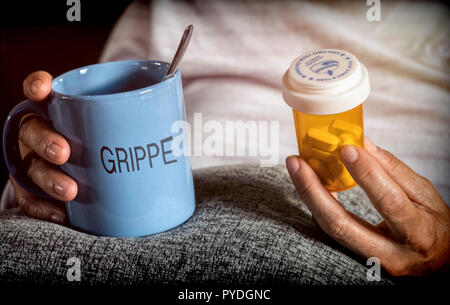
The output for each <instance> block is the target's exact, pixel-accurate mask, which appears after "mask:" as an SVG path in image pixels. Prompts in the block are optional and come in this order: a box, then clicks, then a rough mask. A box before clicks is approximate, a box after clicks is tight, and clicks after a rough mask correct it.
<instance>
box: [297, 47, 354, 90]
mask: <svg viewBox="0 0 450 305" xmlns="http://www.w3.org/2000/svg"><path fill="white" fill-rule="evenodd" d="M356 65H357V61H356V59H355V58H354V56H353V55H352V54H350V53H347V52H345V51H341V50H333V49H325V50H317V51H312V52H310V53H306V54H304V55H303V56H301V57H300V58H299V59H298V60H297V61H296V62H295V72H296V77H295V78H296V79H297V81H298V82H301V83H304V84H310V85H316V86H317V85H319V86H320V84H323V83H329V82H333V81H338V80H342V79H345V78H347V77H348V76H349V75H351V74H352V72H353V71H354V70H355V67H356Z"/></svg>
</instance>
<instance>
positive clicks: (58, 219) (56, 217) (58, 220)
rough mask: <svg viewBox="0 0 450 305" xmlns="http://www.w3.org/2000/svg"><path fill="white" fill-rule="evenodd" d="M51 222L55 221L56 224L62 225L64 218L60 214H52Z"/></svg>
mask: <svg viewBox="0 0 450 305" xmlns="http://www.w3.org/2000/svg"><path fill="white" fill-rule="evenodd" d="M50 220H51V221H53V222H56V223H61V224H63V223H64V217H62V216H61V215H59V214H52V215H51V216H50Z"/></svg>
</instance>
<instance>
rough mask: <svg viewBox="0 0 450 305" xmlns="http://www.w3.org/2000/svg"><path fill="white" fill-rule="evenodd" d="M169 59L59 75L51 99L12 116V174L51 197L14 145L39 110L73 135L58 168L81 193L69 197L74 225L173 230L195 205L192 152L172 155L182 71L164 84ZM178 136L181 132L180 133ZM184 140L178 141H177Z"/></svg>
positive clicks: (6, 146) (8, 132) (124, 232)
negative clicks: (65, 159)
mask: <svg viewBox="0 0 450 305" xmlns="http://www.w3.org/2000/svg"><path fill="white" fill-rule="evenodd" d="M168 66H169V65H168V63H165V62H160V61H151V60H127V61H117V62H108V63H101V64H96V65H91V66H86V67H83V68H79V69H75V70H72V71H69V72H67V73H65V74H63V75H61V76H58V77H56V78H55V79H54V80H53V83H52V91H51V95H50V100H49V102H48V103H35V102H32V101H30V100H25V101H23V102H21V103H20V104H18V105H17V106H15V107H14V108H13V109H12V110H11V112H10V113H9V115H8V118H7V120H6V123H5V128H4V130H3V152H4V156H5V160H6V165H7V167H8V170H9V172H10V174H11V175H12V177H13V178H14V179H15V181H17V183H19V184H20V185H21V186H22V187H23V188H24V189H26V190H27V191H28V192H30V193H31V194H33V195H35V196H37V197H40V198H43V199H51V198H50V196H49V195H47V194H46V193H45V192H44V191H42V190H41V189H40V188H39V187H38V186H37V185H36V184H34V183H33V182H32V180H31V179H30V178H29V177H28V175H27V172H26V170H25V168H24V163H23V161H22V159H21V157H20V154H19V148H18V144H17V139H18V131H19V124H20V120H21V118H22V117H23V116H24V115H25V114H28V113H35V114H38V115H40V116H41V117H43V118H44V119H47V120H48V121H49V122H50V123H51V124H52V126H53V128H54V129H55V130H56V131H58V132H59V133H60V134H62V135H63V136H64V137H65V138H66V140H67V141H68V143H69V145H70V149H71V155H70V158H69V160H68V162H67V163H65V164H63V165H62V166H61V169H62V170H63V171H64V172H65V173H66V174H67V175H69V176H70V177H72V178H73V179H75V181H76V182H77V185H78V195H77V197H76V198H75V199H74V200H73V201H70V202H66V203H65V206H66V210H67V214H68V216H69V220H70V223H71V225H72V226H74V227H76V228H79V229H81V230H83V231H86V232H88V233H92V234H95V235H101V236H112V237H137V236H145V235H150V234H154V233H158V232H162V231H165V230H168V229H171V228H173V227H175V226H177V225H179V224H181V223H183V222H184V221H186V220H187V219H188V218H189V217H190V216H191V215H192V214H193V212H194V210H195V194H194V185H193V179H192V170H191V165H190V160H189V157H188V156H186V155H184V154H181V155H180V154H175V153H174V151H173V149H172V145H173V144H174V140H175V139H177V140H179V141H178V142H179V143H181V145H180V148H181V149H182V146H183V142H182V138H183V137H182V136H181V135H175V134H172V132H171V126H172V124H173V123H174V122H176V121H184V120H185V110H184V98H183V88H182V83H181V75H180V72H179V70H177V71H175V72H174V73H173V74H172V75H170V76H169V77H168V78H166V79H165V80H164V81H161V82H159V80H161V79H162V77H163V75H164V74H165V73H166V71H167V70H168ZM180 136H181V138H178V137H180ZM180 139H181V140H180Z"/></svg>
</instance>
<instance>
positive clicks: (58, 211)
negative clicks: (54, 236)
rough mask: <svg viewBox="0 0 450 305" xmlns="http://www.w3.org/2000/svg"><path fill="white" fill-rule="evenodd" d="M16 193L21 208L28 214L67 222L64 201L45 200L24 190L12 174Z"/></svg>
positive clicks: (53, 220) (57, 221)
mask: <svg viewBox="0 0 450 305" xmlns="http://www.w3.org/2000/svg"><path fill="white" fill-rule="evenodd" d="M10 180H11V183H12V184H13V186H14V189H15V193H16V201H17V204H18V205H19V207H20V209H21V210H22V211H23V212H24V213H25V214H27V215H28V216H31V217H35V218H39V219H43V220H49V221H52V222H56V223H59V224H67V223H68V219H67V213H66V210H65V208H64V206H63V204H62V203H57V202H49V201H43V200H41V199H39V198H36V197H34V196H32V195H31V194H30V193H28V192H27V191H26V190H24V189H23V188H22V187H21V186H20V185H19V184H17V183H16V182H15V181H14V179H13V178H12V177H11V176H10Z"/></svg>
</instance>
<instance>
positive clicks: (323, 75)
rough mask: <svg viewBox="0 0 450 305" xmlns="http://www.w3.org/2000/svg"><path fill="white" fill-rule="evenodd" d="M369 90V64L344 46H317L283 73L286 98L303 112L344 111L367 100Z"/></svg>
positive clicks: (332, 112) (333, 112) (327, 112)
mask: <svg viewBox="0 0 450 305" xmlns="http://www.w3.org/2000/svg"><path fill="white" fill-rule="evenodd" d="M369 93H370V84H369V75H368V73H367V69H366V67H364V65H363V64H361V63H360V62H359V61H358V59H357V58H356V57H355V56H354V55H353V54H351V53H349V52H347V51H342V50H336V49H323V50H314V51H310V52H308V53H305V54H303V55H300V56H299V57H297V58H296V59H295V60H294V61H293V62H292V64H291V66H290V67H289V69H288V70H287V71H286V73H285V74H284V76H283V98H284V100H285V101H286V103H287V104H288V105H289V106H291V107H292V108H294V109H295V110H297V111H300V112H304V113H310V114H335V113H340V112H344V111H347V110H350V109H353V108H355V107H356V106H358V105H360V104H361V103H362V102H364V100H365V99H366V98H367V96H368V95H369Z"/></svg>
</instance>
